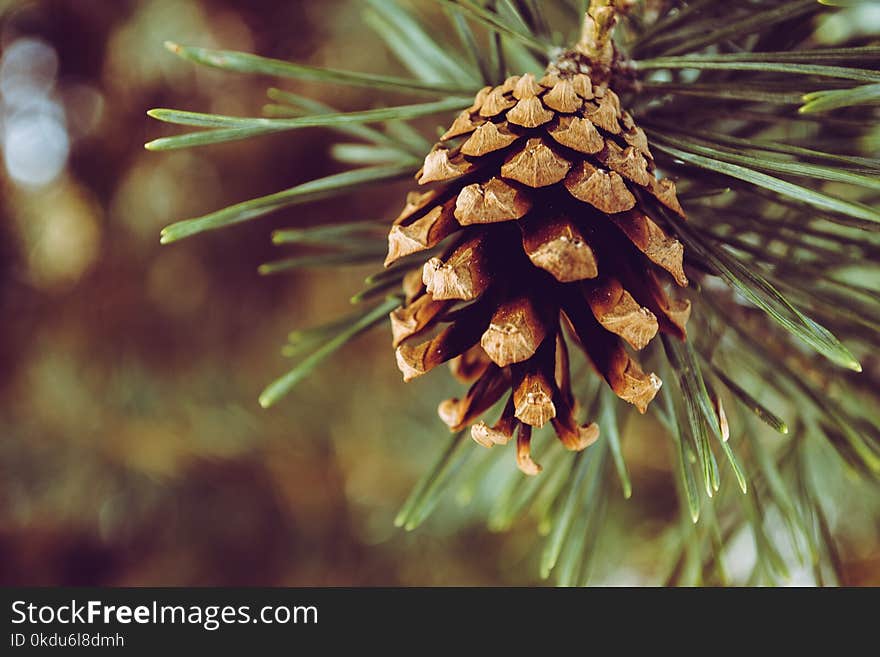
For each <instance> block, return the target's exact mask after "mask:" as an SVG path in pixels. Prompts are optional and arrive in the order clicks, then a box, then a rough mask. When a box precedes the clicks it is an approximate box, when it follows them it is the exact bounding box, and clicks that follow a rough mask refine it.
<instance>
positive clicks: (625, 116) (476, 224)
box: [385, 59, 690, 474]
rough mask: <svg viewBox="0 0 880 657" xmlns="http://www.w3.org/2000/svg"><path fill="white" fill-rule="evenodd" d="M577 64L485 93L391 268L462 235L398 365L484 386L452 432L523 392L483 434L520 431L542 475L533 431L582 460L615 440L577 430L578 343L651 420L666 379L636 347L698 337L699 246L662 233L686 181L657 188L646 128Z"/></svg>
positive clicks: (432, 162) (407, 327)
mask: <svg viewBox="0 0 880 657" xmlns="http://www.w3.org/2000/svg"><path fill="white" fill-rule="evenodd" d="M561 62H562V63H561V64H556V65H552V66H551V67H550V68H549V69H548V71H547V74H546V75H545V76H544V77H543V78H542V79H541V80H536V79H535V77H534V76H533V75H531V74H527V75H523V76H521V77H519V76H517V77H511V78H508V79H507V80H506V81H505V82H504V84H502V85H501V86H498V87H494V88H493V87H485V88H484V89H482V90H481V91H480V92H479V93H478V94H477V96H476V99H475V100H474V103H473V105H472V106H471V107H470V108H468V109H467V110H465V111H463V112H462V113H461V114H460V115H459V116H458V118H457V119H456V120H455V122H454V123H453V124H452V126H451V127H450V128H449V130H448V131H447V132H446V133H445V134H444V135H443V136H442V137H441V139H440V142H439V143H438V144H436V145H435V146H434V148H433V150H432V151H431V152H430V153H429V154H428V156H427V157H426V158H425V162H424V166H423V167H422V169H421V170H420V171H419V173H418V174H417V180H418V183H419V184H420V185H426V184H429V183H435V186H434V188H433V189H431V190H429V191H426V192H424V193H418V192H411V193H410V195H409V197H408V198H407V203H406V207H405V208H404V210H403V211H402V212H401V214H400V216H398V217H397V219H396V220H395V222H394V225H393V227H392V228H391V232H390V234H389V236H388V258H387V259H386V261H385V265H386V266H389V265H391V264H393V263H395V262H397V261H398V260H400V259H401V258H405V257H406V256H409V255H411V254H414V253H416V252H421V251H429V250H434V249H436V248H439V247H440V245H441V242H444V241H446V240H447V238H449V241H448V246H445V247H444V248H442V250H440V251H439V252H437V253H436V255H434V257H431V258H430V259H429V260H428V261H427V262H426V263H425V264H424V267H423V269H421V270H419V271H417V272H412V273H411V275H409V276H408V277H407V278H406V280H405V288H406V290H405V291H406V295H407V298H406V303H405V305H404V306H402V307H401V308H398V309H397V310H395V311H394V312H392V313H391V324H392V330H393V341H394V346H395V347H396V349H397V362H398V366H399V367H400V369H401V371H402V372H403V376H404V380H405V381H409V380H411V379H413V378H415V377H417V376H420V375H422V374H424V373H425V372H427V371H428V370H430V369H432V368H434V367H436V366H437V365H439V364H440V363H443V362H445V361H450V365H451V368H452V371H453V373H454V374H455V375H456V376H457V377H458V378H459V379H461V380H463V381H467V382H473V385H472V387H471V388H470V390H468V392H467V394H466V395H465V396H464V397H463V398H461V399H450V400H447V401H444V402H443V403H441V404H440V408H439V414H440V417H441V418H442V419H443V421H444V422H446V424H448V425H449V427H450V428H451V429H452V430H460V429H462V428H464V427H466V426H467V425H469V424H472V423H474V422H475V421H476V420H477V419H478V418H479V417H480V415H482V414H483V413H484V412H485V411H486V410H488V409H489V408H490V407H491V406H493V405H494V404H495V403H496V402H497V401H499V400H500V399H501V398H502V396H503V395H504V394H505V393H507V392H508V391H510V395H509V397H508V399H507V403H506V405H505V407H504V411H503V413H502V415H501V418H500V419H499V420H498V422H497V423H495V424H494V426H491V427H490V426H488V425H487V424H485V423H482V422H480V423H477V424H473V426H472V427H471V434H472V436H473V438H474V440H476V441H477V442H478V443H480V444H482V445H485V446H487V447H491V446H492V445H493V444H504V443H506V442H507V441H508V440H510V438H511V437H512V436H513V434H514V431H515V430H516V429H517V427H519V433H518V435H517V463H518V464H519V466H520V468H521V469H522V470H523V471H524V472H526V473H528V474H536V473H537V472H538V471H540V466H539V465H537V464H536V463H534V462H533V461H532V459H531V457H530V454H529V440H530V436H531V428H532V427H540V426H542V425H544V424H545V423H546V422H548V421H549V422H552V424H553V427H554V429H555V430H556V433H557V435H558V436H559V438H560V440H561V441H562V442H563V444H564V445H565V447H567V448H569V449H571V450H581V449H583V448H585V447H586V446H587V445H589V444H591V443H592V442H593V441H595V440H596V439H597V438H598V435H599V429H598V427H597V426H596V425H595V424H594V423H589V424H580V423H579V422H577V421H576V420H575V414H576V401H575V399H574V397H573V394H572V389H571V381H570V374H569V367H568V351H567V345H566V335H565V334H566V333H567V334H568V335H569V338H568V339H570V340H573V341H574V342H575V343H576V344H577V345H578V346H580V348H581V349H583V350H584V352H585V353H586V355H587V356H588V357H589V360H590V361H591V362H592V364H593V366H594V367H595V369H596V371H597V372H598V373H599V374H600V375H601V376H602V377H603V378H604V379H605V381H607V383H608V385H609V386H610V387H611V389H612V390H613V391H614V392H615V393H616V394H617V395H618V396H619V397H620V398H621V399H624V400H626V401H628V402H630V403H632V404H634V405H635V406H636V407H637V408H638V410H639V411H641V412H645V410H646V408H647V406H648V404H649V403H650V401H651V400H652V399H653V398H654V396H655V395H656V394H657V391H658V390H659V388H660V385H661V381H660V379H659V378H658V377H657V376H656V375H655V374H645V373H644V372H643V371H642V369H641V367H640V366H639V364H638V363H637V362H636V361H635V360H634V359H633V358H632V357H631V356H630V354H629V352H628V351H627V349H626V347H625V344H628V345H629V346H630V347H632V349H635V350H640V349H642V348H644V347H645V346H646V345H647V344H648V342H649V341H650V340H651V339H652V338H653V337H654V336H655V335H656V334H657V332H658V331H664V332H667V333H670V334H672V335H675V336H677V337H679V338H683V337H684V333H685V323H686V321H687V318H688V315H689V314H690V304H689V302H687V301H684V300H681V301H675V300H671V299H669V298H668V297H667V294H666V292H665V289H664V284H665V281H664V279H665V278H670V277H671V279H672V280H673V281H674V282H675V283H677V284H678V285H680V286H686V285H687V278H686V277H685V274H684V270H683V267H682V257H683V247H682V245H681V244H680V243H679V242H678V241H677V240H675V239H673V238H672V237H670V236H669V235H668V234H667V233H666V232H665V231H664V230H663V228H661V226H660V225H659V224H658V222H661V223H662V217H661V216H660V214H659V213H658V212H657V210H658V209H659V208H660V206H664V207H665V208H666V209H668V210H669V211H672V212H674V213H675V214H677V215H679V216H681V217H682V218H684V212H683V211H682V208H681V205H680V204H679V202H678V200H677V198H676V193H675V185H674V184H673V182H672V181H671V180H660V179H658V178H657V176H656V174H655V167H654V161H653V158H652V156H651V152H650V150H649V149H648V143H647V139H646V137H645V133H644V132H643V131H642V130H641V129H640V128H639V127H637V126H636V125H635V122H634V121H633V118H632V116H630V114H629V113H627V112H626V111H622V110H621V107H620V100H619V98H618V96H617V94H615V93H614V91H613V90H612V89H610V88H609V87H608V85H607V83H602V84H594V83H593V82H592V81H591V80H590V77H589V76H588V75H587V73H586V72H585V71H587V70H588V69H586V67H585V66H582V65H578V63H577V60H576V59H569V60H561ZM468 302H470V303H468ZM562 318H564V319H562ZM563 324H564V325H565V326H566V327H567V329H568V330H567V331H565V332H564V331H563V329H562V325H563ZM441 325H443V326H442V328H441ZM435 329H436V330H435ZM432 331H434V333H433V337H430V338H428V337H423V336H426V334H429V332H432Z"/></svg>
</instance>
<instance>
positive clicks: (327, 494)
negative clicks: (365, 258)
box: [0, 0, 880, 585]
mask: <svg viewBox="0 0 880 657" xmlns="http://www.w3.org/2000/svg"><path fill="white" fill-rule="evenodd" d="M361 8H362V7H361V6H360V5H359V3H358V2H356V1H351V2H345V1H342V0H321V1H320V2H319V1H317V0H315V1H306V0H302V1H300V2H295V1H291V0H248V1H247V2H243V1H238V2H236V1H234V0H0V147H2V160H3V161H2V164H3V166H2V167H0V327H2V328H0V584H5V585H11V584H29V585H52V584H98V585H235V584H239V585H245V584H247V585H447V584H467V585H496V584H513V585H521V584H536V583H540V582H541V580H539V579H538V577H537V572H538V569H537V565H536V562H537V558H536V554H537V552H536V549H535V530H536V528H535V527H534V526H533V525H531V524H529V523H528V522H525V523H523V524H521V525H519V526H517V527H516V528H515V529H514V530H513V531H511V532H508V533H506V534H494V533H491V532H489V531H488V530H487V529H485V527H484V523H483V521H482V519H481V514H480V508H479V506H480V505H479V501H476V502H475V501H471V502H470V503H468V500H467V499H466V498H465V497H461V496H460V499H459V500H458V503H457V502H456V499H455V498H454V497H455V496H452V499H450V501H449V503H448V504H446V505H445V506H444V507H443V508H441V510H440V511H439V513H438V514H437V515H436V517H435V518H433V519H432V520H431V521H430V522H429V523H428V524H427V525H425V526H424V527H423V528H421V529H419V530H418V531H416V532H414V533H405V532H403V531H401V530H397V529H395V528H394V526H393V518H394V515H395V513H396V511H397V509H398V508H399V506H400V504H401V503H402V501H403V500H404V499H405V497H406V495H407V493H408V491H409V490H410V488H411V487H412V485H413V483H414V482H415V481H416V480H417V479H418V477H419V475H420V474H421V473H422V472H423V471H424V469H425V468H426V467H428V465H429V464H430V463H431V462H432V460H433V459H434V457H435V455H436V452H437V450H438V449H440V446H441V444H442V441H443V440H444V438H445V429H444V427H443V426H442V425H441V424H440V423H439V421H437V420H436V416H435V415H434V409H435V408H436V402H437V401H438V400H439V399H440V398H442V395H443V393H444V391H445V390H444V386H446V387H447V388H448V389H449V392H450V394H451V393H452V391H453V385H452V384H451V382H449V381H446V379H448V377H443V376H442V375H439V374H438V375H437V376H436V377H432V378H431V380H430V381H427V380H419V381H417V382H414V383H412V384H410V385H407V386H404V385H403V383H402V382H401V381H400V376H399V373H398V371H397V369H396V367H395V364H394V359H393V357H392V354H391V350H390V346H389V335H388V332H387V331H386V330H385V329H384V328H383V329H380V330H377V331H375V332H373V333H371V334H369V335H367V336H364V337H361V338H360V339H359V340H358V341H356V342H355V343H354V344H351V345H349V346H347V347H346V348H345V349H343V351H342V352H340V353H339V354H337V355H336V356H335V357H333V358H332V359H331V360H330V361H328V363H327V364H326V366H325V367H323V368H321V369H319V371H318V372H317V373H316V374H315V375H314V376H313V377H312V378H310V379H309V380H308V381H307V382H305V383H304V384H303V385H301V386H300V387H299V388H298V389H297V390H296V391H295V394H293V395H292V396H291V397H290V398H289V399H287V400H286V401H285V402H283V403H281V404H279V405H278V406H277V407H275V408H273V409H272V410H270V411H262V410H261V409H260V408H259V406H258V405H257V403H256V399H257V396H258V394H259V392H260V391H261V389H262V388H263V386H264V385H265V384H266V383H267V382H268V381H270V380H271V379H272V378H274V377H275V376H277V375H278V374H280V373H282V372H283V371H284V369H285V363H284V360H283V358H282V357H281V356H280V354H279V348H280V345H282V344H283V343H284V341H285V339H286V335H287V334H288V332H289V331H291V330H293V329H297V328H301V327H304V326H308V325H310V324H314V323H316V322H319V321H322V320H327V319H330V318H333V317H335V316H338V315H341V314H344V313H346V312H349V309H350V306H349V302H348V299H349V297H350V296H351V295H352V294H353V293H355V292H357V291H358V290H359V289H360V287H361V285H362V281H363V278H364V276H365V275H367V274H369V273H372V271H373V270H374V268H373V267H365V268H349V269H341V270H340V269H334V270H333V271H329V272H328V271H324V272H321V271H316V272H297V273H296V274H292V275H287V276H278V277H260V276H259V275H258V274H257V266H258V265H259V264H260V263H262V262H265V261H267V260H271V259H275V258H277V257H279V253H278V251H277V248H276V247H273V246H272V245H271V244H270V240H269V237H268V236H269V233H270V231H271V229H272V228H275V227H279V226H287V225H304V224H308V223H317V222H321V221H330V220H335V219H340V218H342V219H348V220H355V219H369V218H380V217H382V216H388V215H389V214H390V213H392V212H394V211H396V210H397V209H398V206H399V199H400V198H402V196H401V193H400V192H401V190H400V189H398V188H397V187H393V188H392V187H389V188H387V189H384V190H375V191H373V192H371V193H367V194H358V195H357V196H354V197H351V198H346V199H342V200H338V201H328V202H322V203H320V204H314V205H309V206H303V207H299V208H295V209H293V210H289V211H286V212H282V213H278V215H277V216H273V217H269V218H266V219H261V220H259V221H257V222H253V223H252V224H251V225H247V226H242V227H238V228H235V229H232V230H227V231H220V232H219V233H214V234H206V235H204V236H202V237H200V238H198V239H195V240H186V241H184V242H181V243H178V244H174V245H172V246H167V247H160V245H159V241H158V236H159V230H160V229H161V228H162V227H163V226H164V225H167V224H168V223H171V222H172V221H175V220H177V219H181V218H185V217H191V216H196V215H199V214H203V213H205V212H208V211H211V210H214V209H217V208H219V207H222V206H224V205H227V204H231V203H234V202H237V201H240V200H244V199H247V198H252V197H254V196H258V195H261V194H265V193H269V192H272V191H276V190H279V189H283V188H286V187H290V186H292V185H294V184H296V183H297V182H302V181H305V180H308V179H311V178H314V177H318V176H320V175H326V174H329V173H332V172H334V171H336V170H339V165H338V164H336V163H334V162H333V161H332V160H331V159H330V157H329V150H330V149H329V145H330V143H332V141H331V135H330V134H329V133H327V132H324V131H321V130H303V131H297V132H295V133H292V134H284V135H280V136H272V137H269V138H262V139H257V140H252V141H248V142H237V143H233V144H228V145H221V146H214V147H209V148H203V149H196V150H192V151H177V152H172V153H161V154H159V153H148V152H146V151H145V150H144V149H143V147H142V145H143V143H144V142H146V141H148V140H150V139H153V138H156V137H159V136H163V135H165V134H170V133H171V132H172V131H171V130H169V129H168V128H167V126H162V125H160V124H158V123H156V122H153V121H150V120H148V119H147V118H146V116H145V111H146V110H147V109H148V108H151V107H175V108H181V109H191V110H196V111H210V112H217V113H223V114H242V115H257V114H258V113H259V112H260V110H261V107H262V106H263V104H264V103H265V102H266V99H265V95H264V94H265V89H266V87H267V86H268V85H269V83H271V82H272V81H270V80H266V79H262V78H254V77H247V76H238V75H231V74H224V73H220V72H217V71H211V70H208V69H203V68H197V67H195V66H192V65H190V64H187V63H185V62H182V61H180V60H178V59H176V58H174V57H173V56H172V55H170V54H169V53H168V52H167V51H166V50H165V49H164V48H163V46H162V44H163V41H165V40H166V39H170V40H174V41H178V42H181V43H185V44H193V45H201V46H208V47H223V48H229V49H236V50H247V51H253V52H258V53H260V54H263V55H267V56H272V57H278V58H284V59H291V60H296V61H299V62H305V63H310V64H315V65H323V66H331V67H339V68H354V69H357V70H367V71H391V72H399V73H402V71H400V69H399V65H398V64H396V63H395V62H394V60H393V57H392V55H391V53H389V52H388V51H387V50H386V49H385V48H384V46H382V45H381V42H380V40H379V39H377V38H375V36H374V35H373V33H372V32H371V31H370V30H369V29H368V28H367V27H366V26H365V25H364V22H363V20H362V18H361V12H360V10H361ZM282 86H286V88H289V89H291V90H295V91H297V92H298V93H302V94H306V95H309V96H312V97H314V98H317V99H321V100H324V101H325V102H331V103H332V104H333V105H334V106H336V107H338V108H339V109H342V110H345V109H359V108H364V107H369V106H372V104H373V102H374V99H373V98H372V97H371V94H370V93H369V91H364V90H358V89H354V90H351V89H347V88H340V87H327V86H319V85H310V84H303V83H300V84H294V83H290V82H288V84H287V85H282ZM425 127H426V128H431V127H432V126H431V125H430V121H429V122H428V123H427V124H425ZM634 433H635V434H638V435H637V436H636V437H635V438H633V439H630V440H628V441H627V444H628V447H627V449H628V463H629V466H630V469H631V471H632V475H633V479H634V484H635V494H634V498H633V499H632V500H631V501H630V502H629V503H628V504H626V505H620V506H619V508H618V507H617V506H615V507H614V513H615V514H617V515H618V516H623V517H625V519H626V522H625V523H622V524H621V525H620V526H621V527H625V528H626V533H625V534H621V535H620V536H616V535H614V534H613V531H612V537H611V540H610V541H607V542H606V548H605V549H606V550H607V551H608V552H609V554H611V555H612V558H611V559H610V561H609V563H610V565H609V566H608V567H607V568H606V569H605V570H602V571H600V572H599V573H598V579H597V581H598V582H599V583H624V584H632V583H651V582H652V576H653V575H654V570H655V568H656V554H655V548H654V547H653V546H654V539H655V538H657V536H658V535H659V534H660V532H661V530H662V528H663V526H664V524H666V523H670V522H677V520H676V518H677V513H678V506H677V505H678V503H677V500H676V497H675V489H674V485H673V483H672V479H671V477H670V476H669V472H668V465H667V461H668V459H666V458H665V452H666V442H667V441H665V440H664V439H663V438H662V437H661V436H660V435H658V433H657V431H656V428H654V427H652V426H650V425H645V426H640V427H638V431H636V432H634ZM660 444H662V445H663V448H662V449H659V448H658V447H657V445H660ZM510 461H511V467H513V463H512V462H513V458H512V455H511V459H510ZM617 531H622V530H617ZM877 534H878V529H877V527H876V526H875V527H867V528H863V530H860V531H853V532H844V533H843V534H842V535H841V537H840V540H841V545H840V546H839V547H840V549H841V555H842V559H843V562H844V564H845V566H846V572H847V578H848V583H852V584H866V583H874V584H877V583H880V576H878V573H880V550H878V546H877ZM748 543H749V542H748V541H745V542H744V543H743V546H742V549H743V550H745V551H746V552H748V550H749V546H748ZM794 581H795V582H797V581H798V580H797V573H795V577H794Z"/></svg>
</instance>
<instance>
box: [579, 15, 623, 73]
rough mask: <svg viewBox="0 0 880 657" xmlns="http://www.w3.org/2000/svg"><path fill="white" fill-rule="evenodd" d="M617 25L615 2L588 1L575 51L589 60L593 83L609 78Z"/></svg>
mask: <svg viewBox="0 0 880 657" xmlns="http://www.w3.org/2000/svg"><path fill="white" fill-rule="evenodd" d="M616 24H617V9H616V8H615V0H590V6H589V7H588V8H587V11H586V13H585V14H584V22H583V26H582V28H581V38H580V41H578V43H577V45H576V46H575V50H576V51H577V52H579V53H580V54H582V55H584V56H585V57H586V58H587V59H589V60H590V64H591V70H592V74H593V75H592V77H593V81H594V82H595V81H597V79H599V78H601V77H602V76H601V75H598V73H600V72H601V73H602V74H603V75H606V76H607V77H605V80H607V79H608V77H610V71H611V64H612V63H613V61H614V43H613V41H612V37H613V36H614V26H615V25H616Z"/></svg>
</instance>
